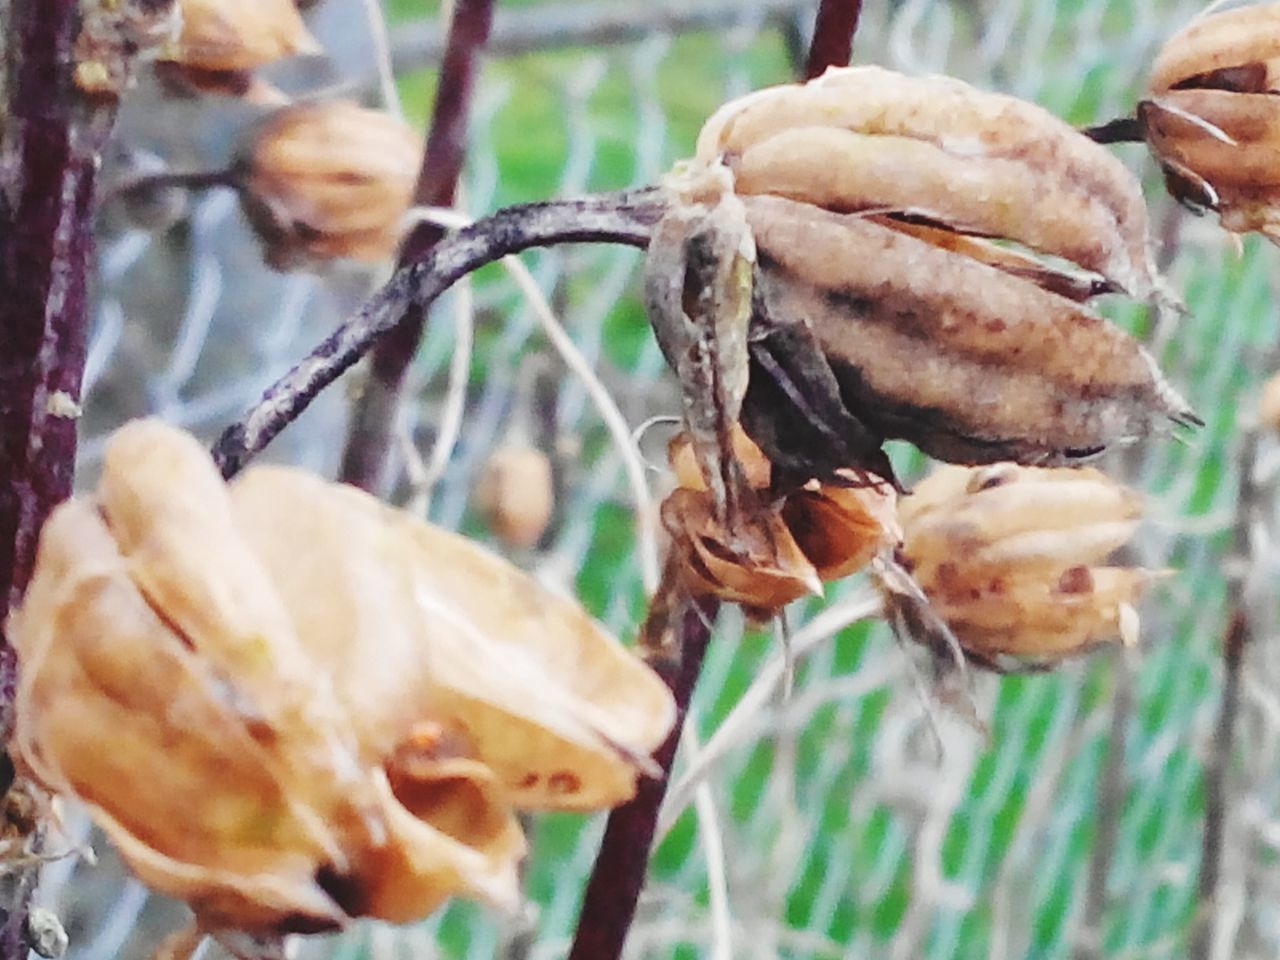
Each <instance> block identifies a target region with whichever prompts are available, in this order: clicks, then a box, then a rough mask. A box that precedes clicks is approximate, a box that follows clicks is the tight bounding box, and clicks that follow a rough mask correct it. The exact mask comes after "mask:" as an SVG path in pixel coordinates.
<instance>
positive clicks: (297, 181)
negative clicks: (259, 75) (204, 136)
mask: <svg viewBox="0 0 1280 960" xmlns="http://www.w3.org/2000/svg"><path fill="white" fill-rule="evenodd" d="M420 156H421V141H420V140H419V138H418V136H417V134H415V133H414V132H413V131H412V130H411V129H409V127H408V126H407V125H406V124H405V123H404V122H403V121H401V120H398V119H396V118H395V117H393V116H391V115H390V114H387V113H383V112H380V111H377V110H367V109H365V108H364V107H360V106H358V105H356V104H354V103H350V102H348V101H328V102H322V103H305V104H296V105H293V106H289V107H284V108H282V109H280V110H277V111H276V112H275V113H273V114H272V115H271V116H270V117H268V118H267V120H266V121H265V122H263V123H262V124H261V125H260V126H259V127H258V128H257V129H256V130H255V131H254V134H253V136H252V137H251V139H250V141H249V143H248V144H247V146H246V147H245V148H244V149H243V150H242V151H241V155H240V159H239V163H238V166H239V169H240V171H241V175H240V182H241V185H242V189H241V200H242V202H243V205H244V211H245V214H246V216H248V218H249V222H250V223H251V224H252V225H253V228H254V230H255V231H256V232H257V234H258V237H259V239H260V240H261V241H262V244H263V247H264V249H265V253H266V258H267V261H268V263H270V264H271V265H272V266H274V267H276V268H278V269H285V268H288V267H290V266H296V265H299V264H305V263H307V262H308V261H312V260H329V259H333V258H336V257H352V258H355V259H358V260H382V259H386V258H389V257H391V256H392V255H393V254H394V253H395V250H396V246H397V244H398V243H399V241H400V236H401V233H402V232H403V220H404V217H405V214H406V212H407V211H408V209H409V206H410V204H411V202H412V197H413V188H414V184H415V183H416V181H417V176H418V165H419V160H420Z"/></svg>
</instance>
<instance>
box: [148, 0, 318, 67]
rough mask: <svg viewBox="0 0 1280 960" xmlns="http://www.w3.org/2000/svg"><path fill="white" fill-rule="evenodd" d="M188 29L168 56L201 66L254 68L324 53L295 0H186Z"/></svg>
mask: <svg viewBox="0 0 1280 960" xmlns="http://www.w3.org/2000/svg"><path fill="white" fill-rule="evenodd" d="M179 7H180V9H181V13H182V31H181V33H180V34H179V35H178V39H177V40H176V41H175V42H174V43H173V45H172V47H171V48H170V49H169V50H166V51H165V53H164V56H163V59H165V60H169V61H172V62H174V63H179V64H182V65H183V66H188V67H194V68H196V69H198V70H206V71H208V70H213V71H238V70H252V69H254V68H255V67H261V66H263V65H265V64H268V63H273V62H275V61H276V60H281V59H283V58H285V57H291V56H296V55H298V54H309V53H321V52H322V49H321V47H320V45H319V44H318V43H316V41H315V38H314V37H312V36H311V33H310V32H309V31H308V30H307V27H306V24H304V23H303V22H302V17H301V16H300V15H299V13H298V8H297V6H295V4H294V3H293V0H180V3H179Z"/></svg>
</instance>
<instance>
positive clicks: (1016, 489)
mask: <svg viewBox="0 0 1280 960" xmlns="http://www.w3.org/2000/svg"><path fill="white" fill-rule="evenodd" d="M1141 509H1142V508H1141V503H1140V502H1139V500H1138V498H1137V496H1136V495H1134V494H1133V493H1132V492H1131V491H1129V490H1128V489H1126V488H1125V487H1123V486H1121V485H1120V484H1118V483H1116V482H1115V481H1113V480H1111V479H1109V478H1108V477H1106V476H1105V475H1103V474H1102V473H1099V472H1098V471H1096V470H1092V469H1079V470H1069V469H1044V468H1035V467H1020V466H1016V465H1014V464H1007V463H1006V464H996V465H993V466H990V467H984V468H978V469H967V468H962V467H943V468H941V469H939V470H937V471H936V472H934V473H933V474H932V475H931V476H929V477H928V478H927V479H926V480H924V481H923V482H922V483H920V484H919V486H918V487H917V488H916V489H915V491H914V492H913V493H912V494H911V496H909V497H906V498H904V499H903V501H902V505H901V508H900V511H899V515H900V518H901V521H902V528H903V533H904V539H903V547H902V551H901V554H902V560H903V564H904V566H905V567H906V568H907V569H908V570H909V571H911V573H912V574H913V575H914V576H915V578H916V580H917V581H918V583H919V584H920V586H921V588H923V590H924V593H925V594H926V595H927V597H928V599H929V601H930V603H931V605H932V606H933V608H934V610H935V611H936V613H937V614H938V616H940V617H941V618H942V620H943V621H945V622H946V623H947V624H948V625H949V626H950V628H951V630H952V631H953V632H954V634H955V636H956V638H957V639H958V640H959V642H960V644H961V646H962V647H963V648H964V649H965V651H966V653H968V654H969V655H970V656H971V657H973V658H974V659H976V660H978V661H979V662H982V663H986V664H996V665H998V664H999V662H1000V658H1001V657H1004V656H1011V657H1015V658H1018V659H1022V660H1032V661H1050V662H1051V661H1054V660H1058V659H1061V658H1063V657H1067V656H1071V655H1073V654H1077V653H1081V652H1084V651H1087V650H1089V649H1090V648H1092V647H1094V646H1096V645H1097V644H1099V643H1103V642H1106V641H1108V640H1113V639H1116V638H1123V639H1125V640H1126V641H1132V639H1133V637H1132V630H1133V625H1132V623H1131V622H1126V618H1130V619H1131V618H1132V616H1133V615H1132V613H1131V612H1128V613H1127V612H1126V611H1131V608H1132V604H1134V603H1135V602H1136V601H1137V599H1138V597H1139V596H1140V594H1141V593H1142V591H1143V589H1144V588H1145V587H1146V586H1147V584H1148V583H1150V581H1151V579H1152V577H1153V576H1154V574H1153V573H1152V571H1149V570H1142V569H1135V568H1130V567H1114V566H1104V565H1101V564H1102V561H1104V560H1105V559H1106V558H1107V557H1108V556H1109V555H1111V554H1113V553H1114V552H1115V551H1116V550H1118V549H1119V548H1120V547H1121V546H1122V545H1123V544H1124V543H1125V542H1126V541H1127V540H1128V539H1129V537H1130V536H1131V535H1132V534H1133V531H1134V529H1135V528H1136V526H1137V523H1138V518H1139V516H1140V514H1141Z"/></svg>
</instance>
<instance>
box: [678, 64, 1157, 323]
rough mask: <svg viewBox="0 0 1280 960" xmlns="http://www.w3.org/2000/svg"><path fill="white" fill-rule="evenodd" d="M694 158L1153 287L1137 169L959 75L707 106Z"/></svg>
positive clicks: (830, 81)
mask: <svg viewBox="0 0 1280 960" xmlns="http://www.w3.org/2000/svg"><path fill="white" fill-rule="evenodd" d="M697 157H698V159H699V160H700V161H702V162H703V163H707V164H710V163H714V162H716V161H717V160H718V159H723V162H724V163H725V164H727V165H728V167H729V168H730V169H731V170H732V171H733V172H734V174H735V178H736V183H737V189H738V190H739V192H741V193H748V194H777V195H780V196H786V197H790V198H792V199H795V200H802V201H805V202H808V203H814V204H818V205H820V206H823V207H826V208H827V209H830V210H834V211H837V212H855V211H873V212H894V213H905V214H911V215H915V216H923V217H925V218H927V219H929V220H931V221H934V222H937V223H940V224H942V225H944V226H946V227H949V228H952V229H955V230H958V231H961V232H965V233H975V234H980V235H986V236H995V237H1001V238H1005V239H1009V240H1016V241H1018V242H1020V243H1023V244H1025V245H1027V246H1029V247H1032V248H1034V249H1036V250H1039V251H1041V252H1043V253H1047V254H1053V255H1056V256H1060V257H1063V258H1065V259H1067V260H1070V261H1072V262H1074V263H1076V264H1078V265H1079V266H1081V267H1083V268H1085V269H1086V270H1089V271H1092V272H1094V273H1097V274H1099V275H1101V276H1102V277H1104V278H1106V280H1107V281H1109V282H1110V283H1111V284H1114V286H1115V287H1117V288H1119V289H1121V290H1124V291H1125V292H1127V293H1129V294H1131V295H1133V296H1136V297H1143V298H1149V297H1153V296H1155V295H1156V294H1157V293H1158V290H1157V283H1156V280H1155V274H1154V268H1153V267H1152V265H1151V262H1150V258H1149V255H1148V245H1149V239H1148V232H1147V220H1146V207H1145V205H1144V203H1143V200H1142V192H1141V189H1140V186H1139V184H1138V182H1137V180H1136V178H1135V177H1134V176H1133V175H1132V174H1131V173H1130V172H1129V171H1128V169H1127V168H1126V167H1125V166H1124V165H1123V164H1122V163H1121V162H1120V161H1119V160H1117V159H1116V158H1115V157H1113V156H1111V155H1110V154H1109V153H1108V152H1107V151H1106V149H1105V148H1103V147H1101V146H1099V145H1098V144H1096V143H1093V142H1092V141H1091V140H1089V139H1088V138H1087V137H1085V136H1083V135H1082V134H1080V133H1079V132H1078V131H1076V130H1074V129H1073V128H1072V127H1070V126H1069V125H1068V124H1066V123H1064V122H1063V121H1061V120H1059V119H1058V118H1056V117H1054V116H1053V115H1052V114H1050V113H1049V112H1048V111H1046V110H1044V109H1042V108H1040V107H1038V106H1036V105H1034V104H1031V103H1027V102H1025V101H1022V100H1018V99H1016V98H1013V97H1009V96H1005V95H1001V94H995V93H988V92H985V91H980V90H977V89H975V88H973V87H970V86H968V85H967V84H964V83H961V82H960V81H957V80H953V79H950V78H946V77H906V76H903V75H900V74H897V73H893V72H892V71H888V70H883V69H881V68H879V67H855V68H848V69H833V70H829V71H828V72H827V73H826V74H824V75H823V76H822V77H819V78H818V79H816V80H812V81H810V82H809V83H806V84H801V85H789V86H782V87H774V88H771V89H768V90H762V91H758V92H756V93H753V94H749V95H747V96H746V97H743V98H741V99H739V100H735V101H732V102H731V103H729V104H727V105H725V106H724V107H722V108H721V109H720V110H719V111H718V112H717V113H716V114H715V115H714V116H712V118H711V119H710V120H709V121H708V122H707V123H706V125H705V126H704V127H703V130H702V132H701V134H700V135H699V138H698V147H697Z"/></svg>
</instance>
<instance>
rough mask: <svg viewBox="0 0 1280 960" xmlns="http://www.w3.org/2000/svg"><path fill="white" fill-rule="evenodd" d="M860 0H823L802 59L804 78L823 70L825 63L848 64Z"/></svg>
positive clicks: (807, 78)
mask: <svg viewBox="0 0 1280 960" xmlns="http://www.w3.org/2000/svg"><path fill="white" fill-rule="evenodd" d="M861 13H862V0H822V2H821V3H820V4H819V5H818V15H817V17H816V18H815V19H814V21H813V39H812V40H810V41H809V56H808V58H807V59H806V60H805V63H804V79H806V80H812V79H813V78H814V77H820V76H822V75H823V74H824V73H826V71H827V68H828V67H847V66H848V65H849V58H850V57H851V56H852V55H853V35H854V33H855V32H856V31H857V29H858V16H859V14H861Z"/></svg>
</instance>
